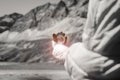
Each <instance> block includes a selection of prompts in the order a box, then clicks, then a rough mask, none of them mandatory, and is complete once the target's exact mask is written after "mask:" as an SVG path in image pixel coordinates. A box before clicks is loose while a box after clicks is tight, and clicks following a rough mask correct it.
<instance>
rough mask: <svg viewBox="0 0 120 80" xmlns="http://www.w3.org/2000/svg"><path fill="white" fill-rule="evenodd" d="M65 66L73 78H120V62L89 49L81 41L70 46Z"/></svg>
mask: <svg viewBox="0 0 120 80" xmlns="http://www.w3.org/2000/svg"><path fill="white" fill-rule="evenodd" d="M65 68H66V70H67V71H68V73H69V75H70V76H71V78H72V80H120V76H119V74H120V63H116V62H115V61H114V60H111V59H109V58H107V57H104V56H102V55H99V54H97V53H94V52H92V51H88V50H87V49H86V48H85V47H84V45H83V44H81V43H76V44H74V45H72V46H71V47H70V48H69V52H68V55H67V57H66V59H65Z"/></svg>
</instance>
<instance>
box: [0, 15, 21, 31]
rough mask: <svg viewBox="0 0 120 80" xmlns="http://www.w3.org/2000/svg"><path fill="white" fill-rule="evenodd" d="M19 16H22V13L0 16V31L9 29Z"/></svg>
mask: <svg viewBox="0 0 120 80" xmlns="http://www.w3.org/2000/svg"><path fill="white" fill-rule="evenodd" d="M21 17H23V15H22V14H18V13H13V14H10V15H5V16H3V17H0V33H2V32H4V31H6V30H10V28H11V27H12V26H13V24H14V23H15V22H16V20H18V19H19V18H21Z"/></svg>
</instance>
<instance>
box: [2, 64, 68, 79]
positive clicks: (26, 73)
mask: <svg viewBox="0 0 120 80" xmlns="http://www.w3.org/2000/svg"><path fill="white" fill-rule="evenodd" d="M0 80H70V78H69V76H68V74H67V72H66V71H65V70H64V66H63V65H58V64H49V63H32V64H26V63H0Z"/></svg>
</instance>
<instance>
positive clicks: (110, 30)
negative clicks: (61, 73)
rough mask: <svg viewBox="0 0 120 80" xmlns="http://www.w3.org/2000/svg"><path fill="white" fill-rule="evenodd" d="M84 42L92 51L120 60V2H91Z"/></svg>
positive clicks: (119, 0)
mask: <svg viewBox="0 0 120 80" xmlns="http://www.w3.org/2000/svg"><path fill="white" fill-rule="evenodd" d="M83 42H84V44H85V46H86V48H87V49H89V50H91V51H94V52H97V53H99V54H102V55H104V56H108V57H110V58H113V59H117V60H120V0H90V3H89V11H88V19H87V23H86V26H85V28H84V33H83Z"/></svg>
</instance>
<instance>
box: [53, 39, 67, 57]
mask: <svg viewBox="0 0 120 80" xmlns="http://www.w3.org/2000/svg"><path fill="white" fill-rule="evenodd" d="M52 46H53V53H52V54H53V56H54V57H56V58H58V59H64V58H65V56H66V54H67V51H68V47H66V46H65V45H63V44H61V43H55V42H54V41H52Z"/></svg>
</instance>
